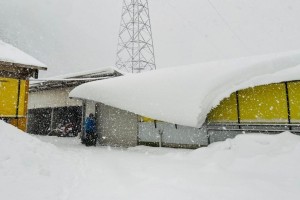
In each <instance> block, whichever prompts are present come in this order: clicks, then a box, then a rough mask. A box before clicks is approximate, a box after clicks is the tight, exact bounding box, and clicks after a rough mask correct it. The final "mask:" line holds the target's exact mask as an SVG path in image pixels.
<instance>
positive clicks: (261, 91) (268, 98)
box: [239, 83, 288, 123]
mask: <svg viewBox="0 0 300 200" xmlns="http://www.w3.org/2000/svg"><path fill="white" fill-rule="evenodd" d="M239 102H240V119H241V122H271V123H272V122H285V123H287V122H288V113H287V101H286V90H285V85H284V83H280V84H271V85H263V86H257V87H254V88H249V89H245V90H241V91H240V92H239Z"/></svg>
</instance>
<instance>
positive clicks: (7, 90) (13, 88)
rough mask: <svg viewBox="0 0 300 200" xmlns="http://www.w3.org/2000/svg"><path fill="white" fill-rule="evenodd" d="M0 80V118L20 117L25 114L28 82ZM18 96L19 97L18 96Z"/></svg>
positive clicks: (9, 79)
mask: <svg viewBox="0 0 300 200" xmlns="http://www.w3.org/2000/svg"><path fill="white" fill-rule="evenodd" d="M18 89H19V80H17V79H11V78H0V116H1V117H16V116H19V117H22V116H25V115H26V112H27V99H28V81H26V80H20V92H18ZM18 94H19V96H18Z"/></svg>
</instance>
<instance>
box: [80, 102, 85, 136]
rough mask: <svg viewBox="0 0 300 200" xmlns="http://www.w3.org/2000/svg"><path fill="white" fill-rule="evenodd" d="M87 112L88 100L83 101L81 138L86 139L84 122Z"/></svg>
mask: <svg viewBox="0 0 300 200" xmlns="http://www.w3.org/2000/svg"><path fill="white" fill-rule="evenodd" d="M85 113H86V100H83V101H82V121H81V134H80V138H81V140H83V139H84V122H85Z"/></svg>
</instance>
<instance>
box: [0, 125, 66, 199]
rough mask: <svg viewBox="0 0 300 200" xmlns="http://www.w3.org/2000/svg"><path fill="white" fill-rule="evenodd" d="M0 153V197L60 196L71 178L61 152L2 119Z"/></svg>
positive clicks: (35, 197)
mask: <svg viewBox="0 0 300 200" xmlns="http://www.w3.org/2000/svg"><path fill="white" fill-rule="evenodd" d="M0 152H1V153H0V177H1V179H0V198H1V199H14V200H17V199H26V200H27V199H28V200H29V199H59V198H58V197H57V194H59V193H60V194H63V191H62V189H63V183H64V182H66V181H67V180H72V176H70V174H69V172H68V171H62V169H68V168H69V167H67V166H66V161H65V159H63V153H62V152H61V151H59V150H58V149H57V148H56V147H55V146H54V145H52V144H47V143H44V142H41V141H40V140H38V139H36V138H34V137H32V136H30V135H28V134H26V133H24V132H22V131H21V130H19V129H17V128H16V127H14V126H12V125H9V124H6V123H5V122H3V121H2V120H0Z"/></svg>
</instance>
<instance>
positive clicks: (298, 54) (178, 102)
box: [70, 51, 300, 127]
mask: <svg viewBox="0 0 300 200" xmlns="http://www.w3.org/2000/svg"><path fill="white" fill-rule="evenodd" d="M291 80H300V51H294V52H287V53H280V54H272V55H264V56H254V57H246V58H240V59H234V60H227V61H216V62H208V63H202V64H194V65H188V66H181V67H174V68H165V69H161V70H156V71H150V72H145V73H141V74H133V75H127V76H122V77H118V78H114V79H110V80H102V81H95V82H91V83H87V84H83V85H81V86H78V87H77V88H75V89H74V90H73V91H72V92H71V93H70V96H71V97H74V98H83V99H89V100H94V101H98V102H102V103H104V104H107V105H110V106H113V107H117V108H120V109H123V110H128V111H131V112H133V113H136V114H139V115H142V116H146V117H151V118H154V119H157V120H162V121H166V122H170V123H176V124H180V125H186V126H192V127H201V126H202V124H203V123H204V121H205V119H206V116H207V114H208V113H209V112H210V110H211V109H212V108H213V107H215V106H217V105H218V104H219V103H220V101H221V100H222V99H224V98H226V97H228V96H229V95H230V94H231V93H233V92H235V91H237V90H240V89H245V88H249V87H253V86H257V85H263V84H269V83H276V82H282V81H291ZM91 91H94V92H91Z"/></svg>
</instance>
